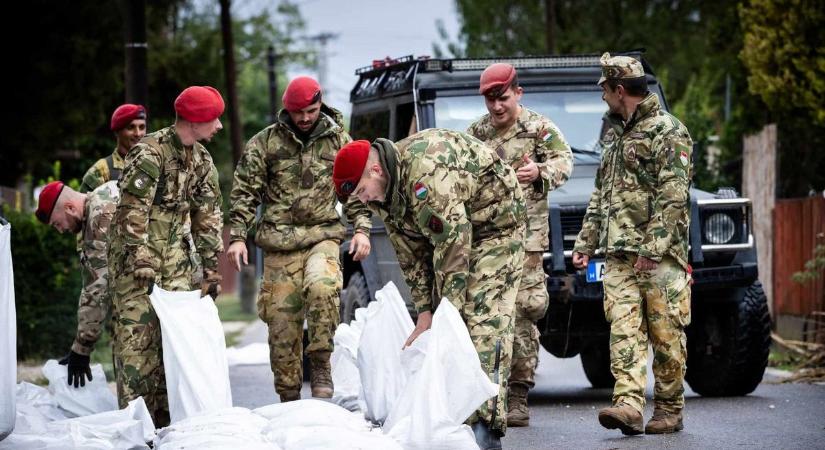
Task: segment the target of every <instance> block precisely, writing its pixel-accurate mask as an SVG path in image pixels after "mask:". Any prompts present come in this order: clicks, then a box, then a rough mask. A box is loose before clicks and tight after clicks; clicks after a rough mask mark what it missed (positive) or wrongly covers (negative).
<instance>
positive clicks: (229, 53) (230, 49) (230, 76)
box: [220, 0, 243, 166]
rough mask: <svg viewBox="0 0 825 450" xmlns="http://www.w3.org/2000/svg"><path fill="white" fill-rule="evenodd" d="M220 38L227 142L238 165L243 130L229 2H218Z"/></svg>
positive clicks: (233, 160) (233, 159)
mask: <svg viewBox="0 0 825 450" xmlns="http://www.w3.org/2000/svg"><path fill="white" fill-rule="evenodd" d="M220 4H221V37H222V38H223V70H224V75H225V78H226V96H227V97H228V100H229V111H228V112H229V140H230V144H231V145H232V162H233V163H234V164H233V165H234V166H237V165H238V161H240V160H241V154H243V130H242V125H241V114H240V111H239V110H238V88H237V83H236V78H237V75H236V71H235V44H234V42H233V38H232V14H231V11H230V9H231V7H232V5H231V0H220Z"/></svg>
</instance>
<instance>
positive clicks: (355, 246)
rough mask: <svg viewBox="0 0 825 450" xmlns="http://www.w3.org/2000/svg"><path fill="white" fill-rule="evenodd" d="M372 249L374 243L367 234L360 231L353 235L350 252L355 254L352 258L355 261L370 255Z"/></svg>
mask: <svg viewBox="0 0 825 450" xmlns="http://www.w3.org/2000/svg"><path fill="white" fill-rule="evenodd" d="M371 249H372V245H371V244H370V238H368V237H367V235H365V234H364V233H359V232H355V234H353V235H352V240H351V241H349V254H350V255H353V256H352V259H353V260H354V261H361V260H362V259H364V258H366V257H367V256H369V254H370V250H371Z"/></svg>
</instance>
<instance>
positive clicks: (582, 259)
mask: <svg viewBox="0 0 825 450" xmlns="http://www.w3.org/2000/svg"><path fill="white" fill-rule="evenodd" d="M589 262H590V256H588V255H585V254H584V253H579V252H573V267H575V268H577V269H584V268H585V267H587V263H589Z"/></svg>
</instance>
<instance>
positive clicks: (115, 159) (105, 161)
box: [80, 148, 125, 193]
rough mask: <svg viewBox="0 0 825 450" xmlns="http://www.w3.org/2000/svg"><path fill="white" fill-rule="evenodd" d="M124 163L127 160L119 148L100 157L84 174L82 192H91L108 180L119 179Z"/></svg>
mask: <svg viewBox="0 0 825 450" xmlns="http://www.w3.org/2000/svg"><path fill="white" fill-rule="evenodd" d="M124 163H125V161H124V160H123V157H122V156H120V153H118V149H117V148H115V151H114V152H112V154H111V155H109V156H107V157H105V158H100V159H98V160H97V161H96V162H95V163H94V164H92V167H89V170H87V171H86V174H85V175H83V181H82V183H81V184H80V192H84V193H85V192H91V191H93V190H95V188H97V187H98V186H100V185H101V184H103V183H105V182H107V181H112V180H114V181H117V180H119V179H120V175H121V173H123V166H124Z"/></svg>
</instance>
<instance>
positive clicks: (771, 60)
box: [739, 0, 825, 125]
mask: <svg viewBox="0 0 825 450" xmlns="http://www.w3.org/2000/svg"><path fill="white" fill-rule="evenodd" d="M739 13H740V16H741V18H742V27H743V29H744V34H745V36H744V40H745V45H744V47H743V48H742V51H741V53H740V54H739V57H740V58H741V60H742V62H743V63H744V64H745V67H747V69H748V72H749V74H748V88H749V89H750V92H751V93H753V94H754V95H758V96H760V97H761V98H762V100H763V101H764V102H765V104H766V105H768V107H769V108H771V110H773V111H775V112H777V113H792V114H798V113H800V112H803V113H808V114H810V117H811V118H812V119H814V120H816V121H817V122H818V124H820V125H825V44H823V43H825V8H823V7H822V3H821V2H819V1H808V0H751V1H750V2H748V3H747V5H740V7H739Z"/></svg>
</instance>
